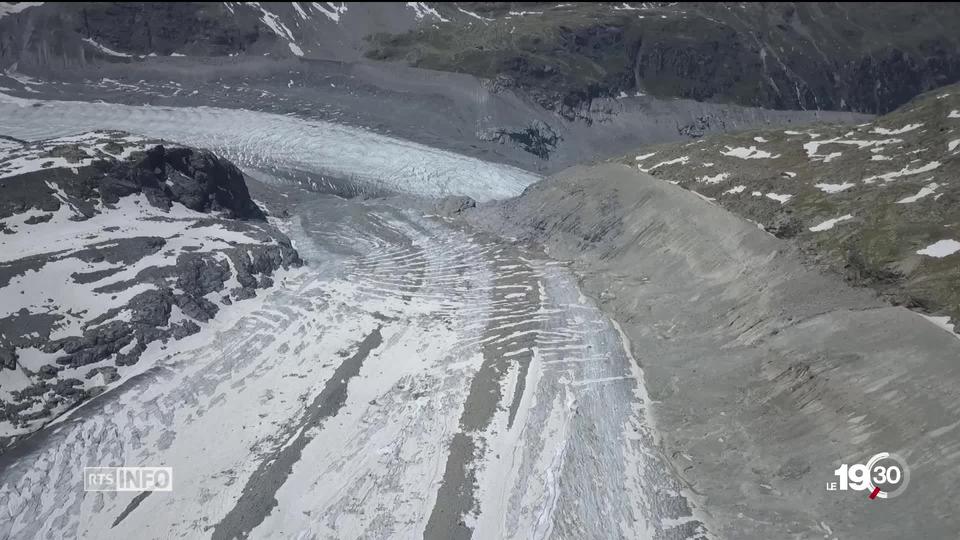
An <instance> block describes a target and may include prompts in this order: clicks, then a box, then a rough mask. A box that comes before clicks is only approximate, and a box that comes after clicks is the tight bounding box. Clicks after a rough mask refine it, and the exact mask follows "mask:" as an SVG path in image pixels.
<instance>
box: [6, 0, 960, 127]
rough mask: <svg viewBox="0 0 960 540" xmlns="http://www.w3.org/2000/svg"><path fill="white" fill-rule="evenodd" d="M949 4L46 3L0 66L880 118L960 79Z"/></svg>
mask: <svg viewBox="0 0 960 540" xmlns="http://www.w3.org/2000/svg"><path fill="white" fill-rule="evenodd" d="M958 22H960V7H958V6H957V4H920V3H893V4H889V3H884V4H882V5H881V4H865V3H859V4H845V3H808V2H798V3H789V2H788V3H739V4H729V3H724V4H721V3H663V2H643V3H597V4H591V3H547V2H536V3H492V2H461V3H443V2H435V3H430V2H407V3H369V4H368V3H352V2H326V3H321V2H290V3H280V2H278V3H266V2H264V3H259V2H222V3H190V2H187V3H176V4H171V3H139V4H137V3H120V2H105V3H48V4H43V5H37V6H32V7H29V8H20V7H7V8H4V9H3V10H0V66H2V67H7V66H10V65H12V64H15V63H16V64H19V65H20V67H21V68H22V69H38V68H47V69H50V68H52V69H60V68H63V67H66V66H75V65H86V64H88V63H98V62H115V63H116V62H119V63H136V62H139V61H141V60H143V59H144V58H147V57H149V56H170V55H175V56H183V55H186V56H196V57H234V56H241V57H244V56H265V55H266V56H271V57H304V58H312V59H327V60H338V61H357V60H362V59H364V57H366V58H368V59H376V60H387V61H396V62H402V63H405V64H408V65H412V66H419V67H424V68H430V69H435V70H441V71H452V72H459V73H468V74H471V75H475V76H477V77H481V78H484V79H488V80H490V81H495V82H494V83H493V84H495V85H498V86H501V87H515V88H518V89H520V90H522V91H523V92H524V93H525V94H528V95H530V96H531V97H532V98H533V99H534V100H536V101H537V102H538V103H539V104H541V105H542V106H544V107H546V108H548V109H550V110H553V111H557V112H560V113H561V114H563V115H564V116H565V117H567V118H577V117H579V116H582V115H583V112H584V110H585V109H589V105H590V102H591V100H592V99H593V98H596V97H601V96H605V97H616V96H618V95H620V94H621V93H625V94H630V95H633V94H636V93H638V92H642V93H649V94H652V95H655V96H658V97H680V98H690V99H696V100H703V101H717V102H725V103H736V104H740V105H746V106H761V107H768V108H774V109H819V110H847V111H856V112H864V113H884V112H888V111H890V110H892V109H893V108H895V107H897V106H899V105H901V104H903V103H905V102H906V101H907V100H909V99H910V98H912V97H913V96H915V95H917V94H918V93H920V92H923V91H925V90H929V89H931V88H935V87H937V86H941V85H943V84H948V83H952V82H955V81H956V80H958V78H960V60H958V59H957V58H958V54H957V53H958V51H960V37H958V36H957V34H956V32H955V31H954V28H956V25H957V23H958Z"/></svg>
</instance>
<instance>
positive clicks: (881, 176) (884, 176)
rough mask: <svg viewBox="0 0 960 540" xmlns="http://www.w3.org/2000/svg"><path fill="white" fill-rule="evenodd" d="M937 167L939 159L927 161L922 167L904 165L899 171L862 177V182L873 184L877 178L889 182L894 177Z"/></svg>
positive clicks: (928, 170)
mask: <svg viewBox="0 0 960 540" xmlns="http://www.w3.org/2000/svg"><path fill="white" fill-rule="evenodd" d="M938 167H940V162H939V161H931V162H930V163H927V164H926V165H924V166H922V167H917V168H916V169H911V168H909V167H904V168H902V169H900V170H899V171H894V172H888V173H885V174H878V175H874V176H870V177H868V178H864V179H863V183H864V184H873V183H874V182H876V181H877V180H883V181H884V182H890V181H892V180H894V179H896V178H901V177H904V176H913V175H915V174H921V173H925V172H930V171H932V170H934V169H936V168H938Z"/></svg>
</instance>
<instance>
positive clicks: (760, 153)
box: [720, 146, 780, 159]
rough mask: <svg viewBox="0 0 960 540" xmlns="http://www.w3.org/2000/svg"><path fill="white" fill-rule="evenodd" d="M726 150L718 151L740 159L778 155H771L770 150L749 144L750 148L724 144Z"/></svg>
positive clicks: (778, 155)
mask: <svg viewBox="0 0 960 540" xmlns="http://www.w3.org/2000/svg"><path fill="white" fill-rule="evenodd" d="M725 148H726V151H724V152H720V153H721V154H723V155H725V156H730V157H736V158H740V159H767V158H769V159H774V158H778V157H780V154H777V155H772V154H770V152H767V151H765V150H760V149H758V148H757V147H756V146H751V147H750V148H744V147H742V146H741V147H737V148H730V147H729V146H726V147H725Z"/></svg>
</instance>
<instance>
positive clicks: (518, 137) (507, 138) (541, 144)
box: [480, 120, 561, 160]
mask: <svg viewBox="0 0 960 540" xmlns="http://www.w3.org/2000/svg"><path fill="white" fill-rule="evenodd" d="M480 140H484V141H497V142H499V143H500V144H504V143H507V142H510V143H512V144H515V145H517V146H519V147H520V148H522V149H523V150H524V151H525V152H529V153H531V154H533V155H535V156H537V157H539V158H540V159H544V160H546V159H549V158H550V154H551V153H552V152H553V151H554V150H556V149H557V143H558V142H560V140H561V137H560V136H559V135H557V132H556V131H554V130H553V128H551V127H550V126H549V125H547V124H546V123H545V122H542V121H540V120H534V121H533V122H531V123H530V125H529V126H527V127H525V128H520V129H507V128H500V129H495V130H492V131H490V132H489V133H484V134H481V135H480Z"/></svg>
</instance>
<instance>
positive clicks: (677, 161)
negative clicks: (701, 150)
mask: <svg viewBox="0 0 960 540" xmlns="http://www.w3.org/2000/svg"><path fill="white" fill-rule="evenodd" d="M688 161H690V158H689V157H687V156H681V157H678V158H676V159H671V160H668V161H661V162H660V163H657V164H656V165H654V166H653V167H650V168H649V169H640V170H641V171H643V172H650V171H652V170H654V169H659V168H660V167H663V166H664V165H683V164H684V163H686V162H688ZM638 167H639V165H638Z"/></svg>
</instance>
